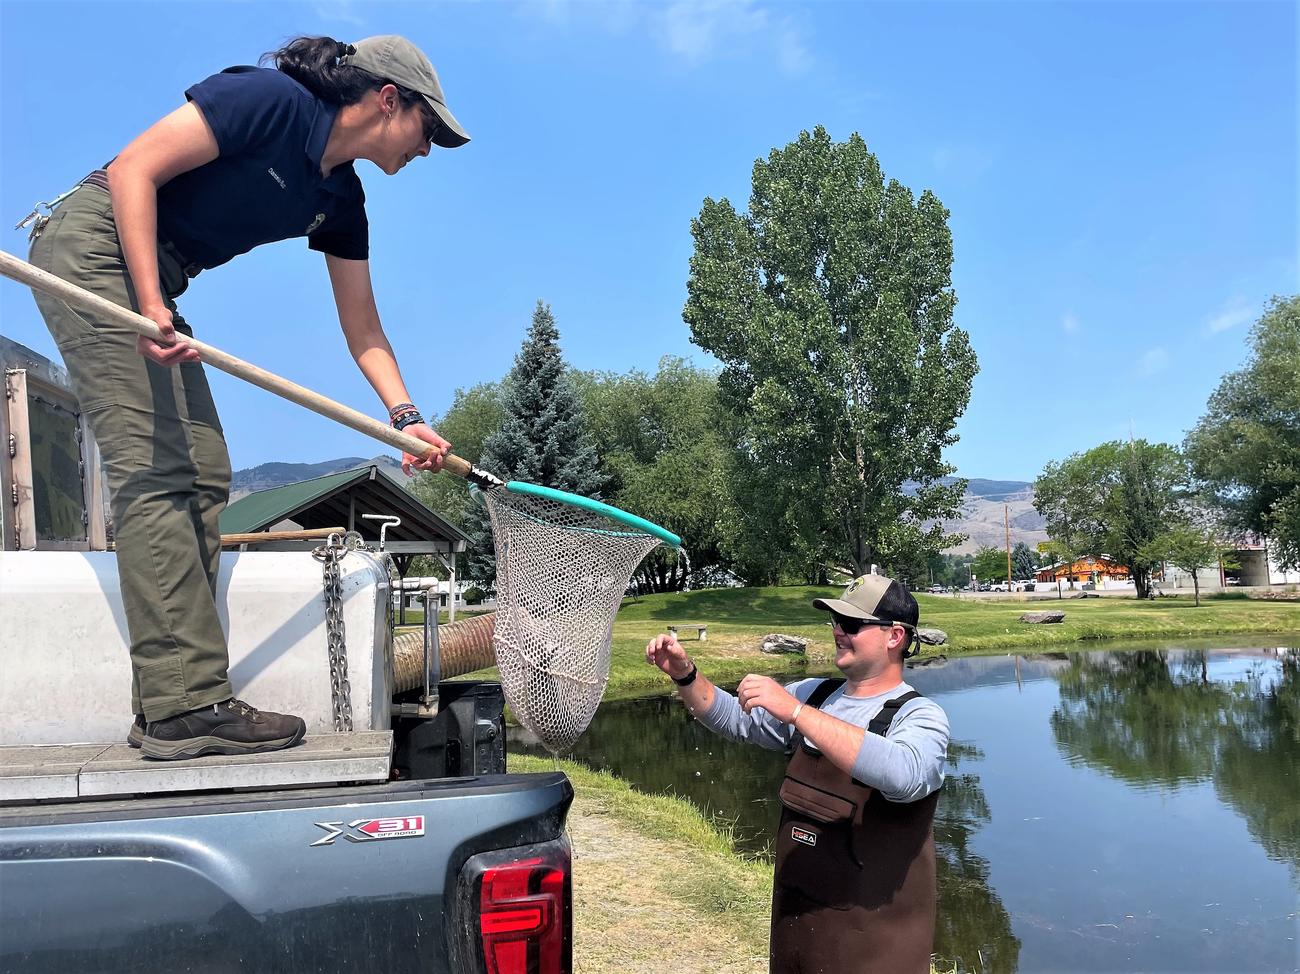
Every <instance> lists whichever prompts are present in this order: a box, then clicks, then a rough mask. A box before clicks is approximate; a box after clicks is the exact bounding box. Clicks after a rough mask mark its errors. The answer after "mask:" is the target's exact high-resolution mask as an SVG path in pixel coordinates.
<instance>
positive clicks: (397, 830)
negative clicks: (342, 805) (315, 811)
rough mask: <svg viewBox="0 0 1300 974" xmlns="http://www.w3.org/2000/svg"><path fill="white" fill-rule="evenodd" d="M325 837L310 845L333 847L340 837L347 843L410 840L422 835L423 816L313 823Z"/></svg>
mask: <svg viewBox="0 0 1300 974" xmlns="http://www.w3.org/2000/svg"><path fill="white" fill-rule="evenodd" d="M312 824H313V825H315V826H316V828H318V829H324V830H325V831H326V833H328V834H326V835H324V836H322V837H321V838H319V839H317V840H316V841H315V842H313V843H312V845H313V846H318V845H333V844H334V840H335V839H337V838H339V837H340V836H342V837H343V838H345V839H347V840H348V841H349V842H373V841H375V840H376V839H410V838H414V837H415V836H418V835H424V816H423V815H407V816H405V817H403V818H359V819H356V820H354V821H351V822H348V823H347V824H346V825H345V824H344V823H343V822H313V823H312Z"/></svg>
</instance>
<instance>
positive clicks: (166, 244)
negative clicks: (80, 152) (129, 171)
mask: <svg viewBox="0 0 1300 974" xmlns="http://www.w3.org/2000/svg"><path fill="white" fill-rule="evenodd" d="M77 185H79V186H95V187H97V188H99V189H102V190H103V191H104V192H105V193H107V192H109V188H108V171H107V170H105V169H96V170H95V171H94V172H92V173H90V174H89V175H87V176H86V178H84V179H83V180H82V181H81V182H80V183H78V184H77ZM158 247H159V249H160V250H164V251H166V252H167V256H169V257H171V258H172V260H174V261H176V263H178V264H180V266H181V270H182V271H183V272H184V274H185V276H186V277H191V278H193V277H198V276H199V271H201V270H203V268H202V267H200V266H199V265H198V264H196V263H194V261H192V260H186V259H185V257H184V256H183V255H182V254H181V252H180V251H179V250H177V249H176V245H175V244H173V243H172V242H171V241H169V240H164V239H163V238H162V237H159V238H158Z"/></svg>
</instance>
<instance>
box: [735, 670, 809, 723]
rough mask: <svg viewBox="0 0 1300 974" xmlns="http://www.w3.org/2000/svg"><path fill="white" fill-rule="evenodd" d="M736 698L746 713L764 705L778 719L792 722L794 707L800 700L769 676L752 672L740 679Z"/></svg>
mask: <svg viewBox="0 0 1300 974" xmlns="http://www.w3.org/2000/svg"><path fill="white" fill-rule="evenodd" d="M736 699H737V700H739V701H740V707H741V709H742V710H744V711H745V713H749V712H750V711H752V710H753V709H754V708H755V707H762V708H763V709H764V710H766V711H767V712H768V713H769V714H771V715H772V716H773V717H775V718H776V719H777V720H779V721H782V722H784V723H787V724H788V723H790V722H791V721H793V720H794V708H795V707H797V706H799V701H798V700H797V699H796V698H795V696H794V695H793V694H791V693H790V692H789V691H787V690H786V689H785V687H783V686H781V684H779V683H777V682H776V681H775V680H773V679H772V678H771V677H769V676H759V675H758V674H757V673H751V674H749V676H747V677H745V678H744V679H743V680H741V681H740V686H739V687H737V688H736Z"/></svg>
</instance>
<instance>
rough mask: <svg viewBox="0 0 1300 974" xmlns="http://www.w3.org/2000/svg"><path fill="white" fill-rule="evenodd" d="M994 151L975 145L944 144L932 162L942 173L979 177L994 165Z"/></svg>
mask: <svg viewBox="0 0 1300 974" xmlns="http://www.w3.org/2000/svg"><path fill="white" fill-rule="evenodd" d="M993 159H994V153H993V150H992V149H989V148H986V147H985V146H981V145H975V144H973V143H966V144H953V143H944V144H943V145H941V146H939V147H938V148H937V149H935V150H934V152H933V153H932V154H931V156H930V162H931V163H932V164H933V165H934V168H935V169H936V170H937V171H938V172H941V173H949V172H955V173H960V174H961V175H964V176H978V175H980V174H981V173H984V172H986V171H987V170H988V169H989V168H991V167H992V165H993Z"/></svg>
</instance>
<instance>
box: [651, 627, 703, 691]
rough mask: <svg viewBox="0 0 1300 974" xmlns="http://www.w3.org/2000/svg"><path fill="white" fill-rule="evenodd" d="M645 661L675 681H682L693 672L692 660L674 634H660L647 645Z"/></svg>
mask: <svg viewBox="0 0 1300 974" xmlns="http://www.w3.org/2000/svg"><path fill="white" fill-rule="evenodd" d="M645 661H646V662H647V663H649V664H650V665H651V666H657V667H659V669H661V670H663V671H664V672H665V673H667V674H668V675H669V676H670V677H672V678H673V679H674V680H680V679H681V678H682V677H684V676H685V675H686V674H687V673H689V672H690V671H691V665H692V664H691V660H690V657H689V656H687V655H686V650H684V649H682V644H681V643H679V642H678V641H677V637H676V636H674V635H673V634H672V633H662V632H661V633H660V634H659V635H657V636H655V638H654V639H652V640H650V642H649V643H647V644H646V648H645Z"/></svg>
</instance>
